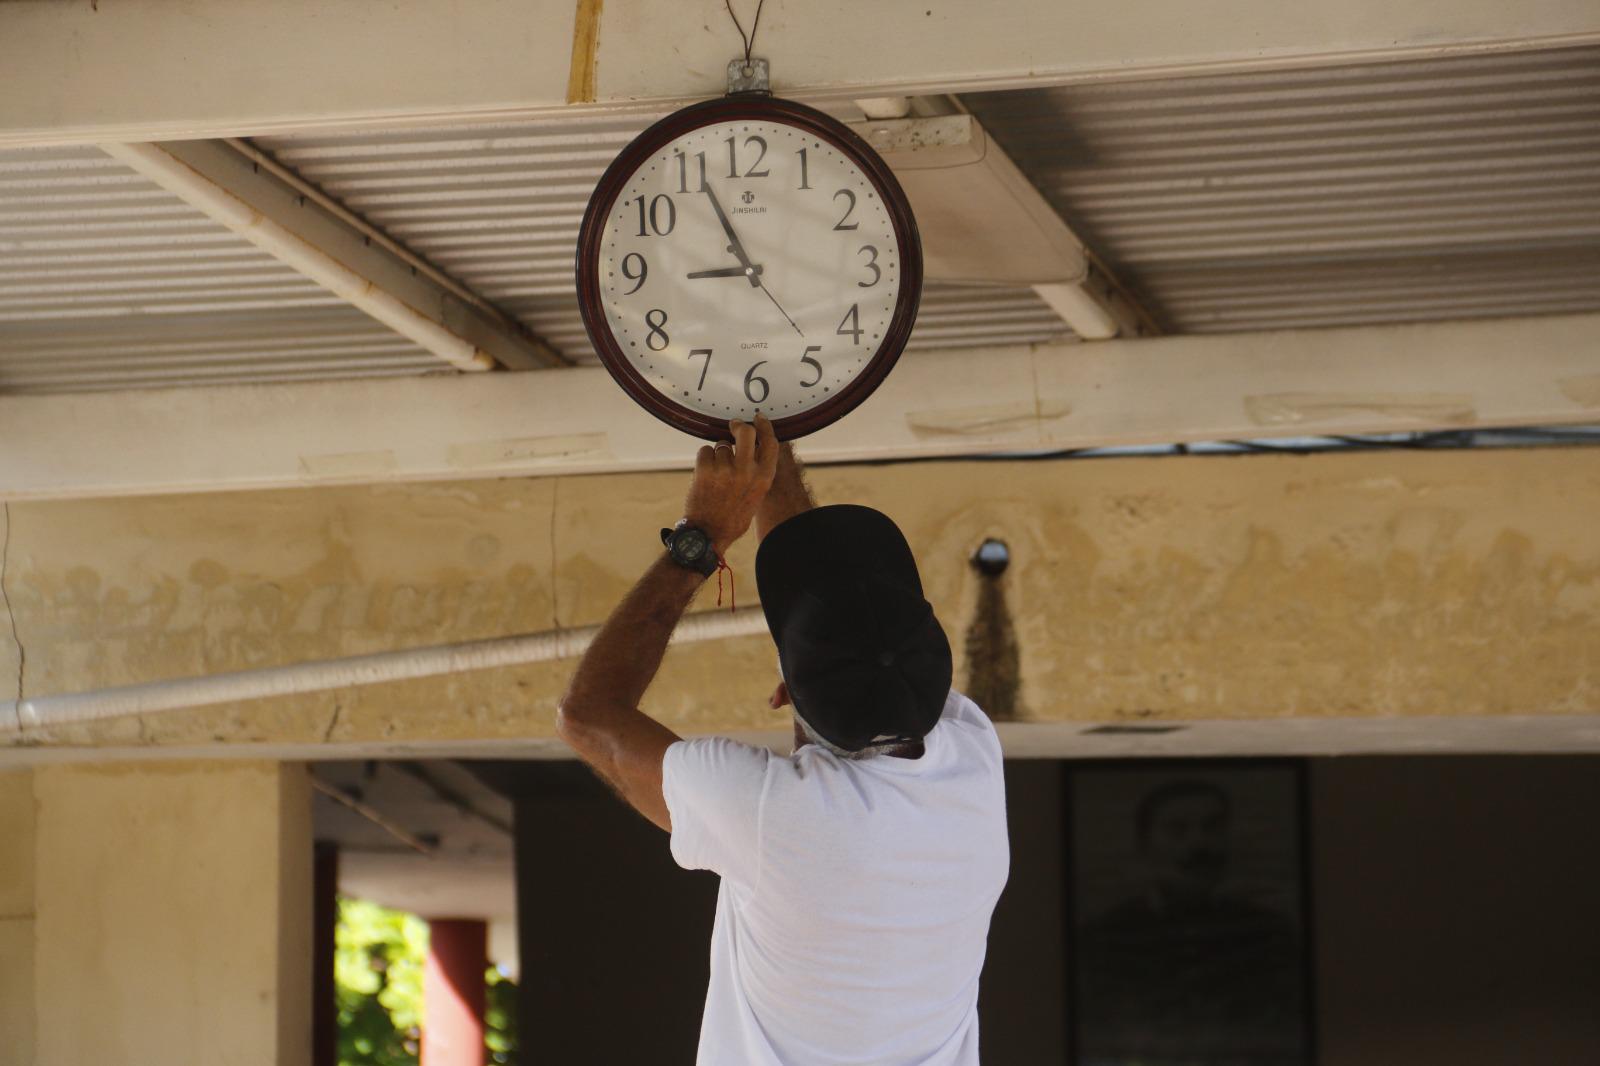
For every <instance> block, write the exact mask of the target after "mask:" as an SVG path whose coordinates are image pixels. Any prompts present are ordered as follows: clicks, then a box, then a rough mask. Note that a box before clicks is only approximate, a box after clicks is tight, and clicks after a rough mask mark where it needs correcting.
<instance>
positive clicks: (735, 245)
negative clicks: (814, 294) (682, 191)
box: [702, 182, 805, 337]
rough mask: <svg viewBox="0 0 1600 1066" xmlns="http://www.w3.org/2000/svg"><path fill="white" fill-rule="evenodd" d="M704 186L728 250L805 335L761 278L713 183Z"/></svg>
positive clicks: (750, 277) (775, 305) (752, 279)
mask: <svg viewBox="0 0 1600 1066" xmlns="http://www.w3.org/2000/svg"><path fill="white" fill-rule="evenodd" d="M702 188H703V189H704V190H705V193H706V195H707V196H708V197H710V198H711V209H712V210H713V211H715V212H716V213H717V221H718V222H720V223H722V232H724V233H726V234H727V235H728V251H730V252H732V253H733V254H734V256H735V257H736V258H737V259H738V260H739V262H741V263H743V264H744V275H745V277H747V278H749V279H750V284H751V285H754V286H755V287H756V288H758V289H760V290H761V291H762V292H764V293H766V294H767V299H769V300H771V301H772V306H773V307H776V308H777V309H778V313H779V314H780V315H782V316H783V317H784V318H785V319H788V322H789V325H791V326H794V331H795V332H796V333H799V334H800V336H801V337H804V336H805V333H804V332H803V331H802V330H801V329H800V326H799V325H798V324H797V323H796V322H795V320H794V319H793V318H790V316H789V312H787V311H785V310H784V309H783V305H782V304H780V303H779V302H778V298H777V297H776V296H774V295H772V290H771V289H769V288H767V284H766V282H765V281H763V280H762V279H761V269H760V268H759V267H757V266H756V265H755V264H754V263H752V262H751V261H750V255H749V253H747V252H746V251H745V250H744V244H743V243H741V242H740V240H739V235H738V234H737V233H735V232H733V223H732V222H730V221H728V215H727V212H725V211H723V210H722V204H721V202H720V201H718V200H717V194H716V192H715V190H713V189H712V188H711V183H710V182H707V183H706V184H705V185H703V186H702Z"/></svg>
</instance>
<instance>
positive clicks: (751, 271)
mask: <svg viewBox="0 0 1600 1066" xmlns="http://www.w3.org/2000/svg"><path fill="white" fill-rule="evenodd" d="M702 188H703V189H704V190H705V194H706V195H707V196H709V197H710V198H711V209H712V210H713V211H715V212H716V213H717V221H718V222H720V223H722V232H724V233H726V234H727V235H728V251H730V252H732V253H733V254H734V255H735V256H736V257H737V258H738V260H739V262H741V263H743V264H744V276H745V278H746V279H748V280H749V282H750V287H751V288H760V287H761V282H760V280H759V279H758V278H757V277H756V274H757V270H756V265H755V264H754V263H753V262H751V261H750V256H749V254H748V253H747V252H746V251H745V250H744V245H743V244H741V243H740V242H739V235H738V234H737V233H735V232H733V223H732V222H729V221H728V213H727V212H726V211H724V210H723V209H722V204H721V203H720V202H718V200H717V194H716V191H715V190H714V189H712V188H711V183H710V182H707V183H706V184H705V185H704V186H702Z"/></svg>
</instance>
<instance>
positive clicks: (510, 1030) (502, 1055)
mask: <svg viewBox="0 0 1600 1066" xmlns="http://www.w3.org/2000/svg"><path fill="white" fill-rule="evenodd" d="M484 980H485V981H486V982H488V985H489V987H488V1006H487V1008H486V1009H485V1010H484V1012H483V1013H484V1026H483V1028H484V1033H483V1042H484V1043H485V1044H487V1045H489V1061H490V1062H492V1063H495V1064H496V1066H516V1061H517V983H516V982H515V981H513V980H511V978H509V977H505V976H503V975H502V974H501V973H500V971H499V970H497V969H495V968H494V967H493V966H491V967H489V972H488V973H486V974H485V975H484Z"/></svg>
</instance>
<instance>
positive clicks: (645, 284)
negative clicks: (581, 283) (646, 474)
mask: <svg viewBox="0 0 1600 1066" xmlns="http://www.w3.org/2000/svg"><path fill="white" fill-rule="evenodd" d="M596 269H597V270H598V278H597V281H598V289H599V293H600V297H601V301H602V303H603V305H604V308H605V316H606V322H607V324H608V325H609V326H610V328H611V332H612V335H613V336H614V337H615V339H616V342H617V347H618V348H619V349H620V351H621V352H622V354H623V356H624V357H625V358H626V359H627V360H628V362H629V363H630V365H631V366H632V367H633V369H634V370H635V371H636V372H637V373H638V374H639V375H640V376H641V377H642V378H643V379H644V380H645V381H647V382H649V383H650V385H651V386H652V387H654V388H655V389H656V390H657V391H658V392H659V393H661V394H662V395H663V396H664V397H665V398H667V399H670V400H672V401H674V402H676V403H678V404H680V405H682V406H684V407H687V408H690V409H692V410H694V411H698V412H700V413H701V414H703V415H706V416H709V417H711V418H715V419H728V418H742V419H749V418H752V417H753V416H754V415H756V414H757V413H760V414H765V415H766V416H767V417H769V418H772V419H774V420H777V419H780V418H784V417H788V416H792V415H796V414H800V413H802V412H805V411H807V410H809V409H811V408H813V407H815V406H817V405H819V404H822V403H825V402H827V401H828V400H829V399H830V398H831V397H834V396H837V395H838V393H839V392H840V390H841V389H843V388H845V387H846V386H847V385H848V384H849V383H850V382H851V381H852V380H853V379H854V378H855V377H856V375H857V374H859V373H861V372H862V371H863V370H865V369H866V368H867V367H868V365H869V364H870V363H871V362H872V358H873V355H874V354H875V353H876V352H877V350H878V348H879V346H880V344H881V343H882V342H883V339H884V337H885V336H886V334H887V332H888V329H889V324H890V321H891V319H892V318H893V317H894V309H895V302H896V299H897V297H898V295H899V287H900V284H901V249H900V246H899V243H898V241H897V239H896V236H895V230H894V226H893V222H892V219H891V216H890V213H889V211H888V210H886V208H885V205H884V203H883V200H882V197H881V196H880V195H879V193H878V190H877V188H876V187H875V186H874V185H873V183H872V182H871V181H870V180H869V179H868V178H867V176H866V175H865V174H864V173H862V171H861V170H860V168H858V167H857V166H856V165H855V163H854V162H852V161H851V160H850V159H849V158H848V157H846V156H845V155H844V154H843V153H842V152H840V151H839V149H837V148H836V147H834V146H833V145H832V144H831V143H830V142H829V141H827V140H824V139H822V138H819V137H816V136H813V135H810V134H807V133H806V132H805V131H804V130H800V129H795V128H793V127H790V126H787V125H785V124H782V123H777V122H766V121H760V120H738V121H729V122H721V123H716V124H713V125H708V126H702V127H700V128H698V129H695V130H692V131H691V132H689V133H687V134H685V135H683V136H681V137H679V138H678V139H676V140H674V141H672V142H671V143H669V144H667V145H665V146H663V147H662V148H661V149H659V150H658V151H656V152H654V153H653V154H652V155H650V156H649V157H647V158H646V159H645V161H644V162H643V163H641V164H640V165H639V166H638V168H637V169H636V170H635V171H634V172H633V174H631V175H630V176H628V177H627V179H626V180H625V181H624V183H623V184H622V187H621V191H620V192H619V193H618V195H617V197H616V199H615V201H614V202H613V204H612V205H611V211H610V217H609V218H608V219H607V220H606V226H605V232H604V235H603V237H602V239H601V242H600V255H599V256H598V259H597V264H596Z"/></svg>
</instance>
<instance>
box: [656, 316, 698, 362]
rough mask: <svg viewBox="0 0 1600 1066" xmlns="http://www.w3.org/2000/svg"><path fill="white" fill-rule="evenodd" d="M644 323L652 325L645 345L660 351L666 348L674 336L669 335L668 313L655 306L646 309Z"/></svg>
mask: <svg viewBox="0 0 1600 1066" xmlns="http://www.w3.org/2000/svg"><path fill="white" fill-rule="evenodd" d="M657 315H660V316H661V320H660V321H659V322H658V321H657V320H656V316H657ZM644 324H645V325H647V326H649V327H650V333H649V335H648V336H647V337H645V339H644V346H645V347H646V348H649V349H650V350H651V351H652V352H659V351H662V350H664V349H665V348H666V346H667V345H669V344H671V343H672V338H670V337H668V336H667V330H666V325H667V313H666V312H665V311H663V310H661V308H659V307H654V308H651V309H650V310H649V311H646V312H645V314H644ZM658 337H659V338H660V339H661V342H660V343H659V344H658V343H656V338H658ZM707 362H710V360H707Z"/></svg>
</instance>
